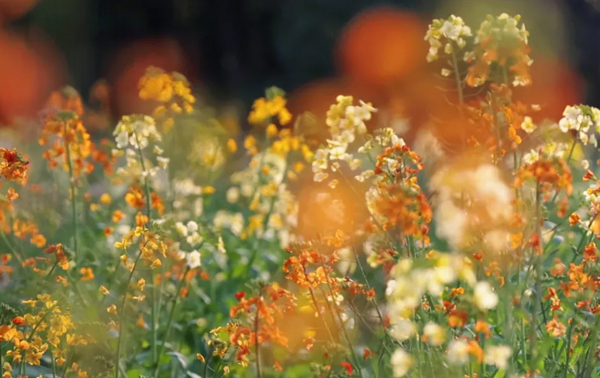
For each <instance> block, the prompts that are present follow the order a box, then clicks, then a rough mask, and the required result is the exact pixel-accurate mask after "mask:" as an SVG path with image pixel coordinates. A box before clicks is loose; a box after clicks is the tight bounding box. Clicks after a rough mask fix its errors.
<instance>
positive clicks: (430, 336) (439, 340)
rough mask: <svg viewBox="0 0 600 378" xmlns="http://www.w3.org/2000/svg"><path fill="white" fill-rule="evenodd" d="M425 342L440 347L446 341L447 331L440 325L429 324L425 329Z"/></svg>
mask: <svg viewBox="0 0 600 378" xmlns="http://www.w3.org/2000/svg"><path fill="white" fill-rule="evenodd" d="M423 340H424V341H425V342H427V343H428V344H429V345H432V346H440V345H442V344H443V343H444V341H446V331H445V330H444V328H442V327H440V326H439V325H438V324H436V323H433V322H429V323H427V324H425V327H424V328H423Z"/></svg>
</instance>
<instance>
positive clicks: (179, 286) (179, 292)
mask: <svg viewBox="0 0 600 378" xmlns="http://www.w3.org/2000/svg"><path fill="white" fill-rule="evenodd" d="M189 271H190V267H187V268H186V270H185V272H184V273H183V277H182V278H181V281H179V285H177V292H176V293H175V299H174V300H173V306H171V311H170V312H169V320H167V328H166V329H165V340H163V342H162V344H160V349H159V350H158V354H157V358H158V359H157V360H156V361H155V362H154V375H153V376H154V377H157V376H158V369H159V368H160V365H159V360H160V357H161V356H162V354H163V352H164V350H165V344H166V339H167V337H168V336H169V331H170V330H171V324H172V323H173V315H174V314H175V307H177V300H178V299H179V297H180V295H181V288H182V287H183V283H184V282H185V277H186V276H187V274H188V272H189Z"/></svg>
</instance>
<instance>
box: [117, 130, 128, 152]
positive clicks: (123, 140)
mask: <svg viewBox="0 0 600 378" xmlns="http://www.w3.org/2000/svg"><path fill="white" fill-rule="evenodd" d="M115 141H116V142H117V148H120V149H123V148H125V147H127V144H129V134H128V133H127V132H126V131H124V130H123V131H121V132H119V133H118V134H117V136H116V138H115Z"/></svg>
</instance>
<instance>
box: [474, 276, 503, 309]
mask: <svg viewBox="0 0 600 378" xmlns="http://www.w3.org/2000/svg"><path fill="white" fill-rule="evenodd" d="M473 300H474V302H475V305H476V306H477V308H479V309H480V310H482V311H485V310H491V309H493V308H494V307H496V305H497V304H498V295H497V294H496V293H495V292H494V289H493V288H492V285H490V284H489V282H486V281H480V282H477V284H476V285H475V292H474V294H473Z"/></svg>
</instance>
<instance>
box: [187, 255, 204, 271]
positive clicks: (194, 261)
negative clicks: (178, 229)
mask: <svg viewBox="0 0 600 378" xmlns="http://www.w3.org/2000/svg"><path fill="white" fill-rule="evenodd" d="M186 261H187V266H188V268H190V269H196V268H199V267H200V266H201V265H202V261H201V260H200V252H198V251H192V252H190V253H188V255H187V257H186Z"/></svg>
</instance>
